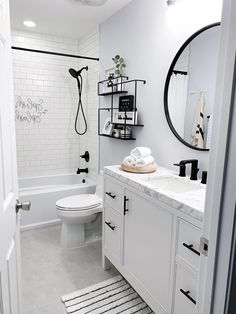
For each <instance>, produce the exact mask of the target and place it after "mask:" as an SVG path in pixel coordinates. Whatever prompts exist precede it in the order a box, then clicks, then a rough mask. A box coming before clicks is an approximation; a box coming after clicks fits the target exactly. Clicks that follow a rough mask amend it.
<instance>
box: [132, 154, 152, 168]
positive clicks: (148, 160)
mask: <svg viewBox="0 0 236 314" xmlns="http://www.w3.org/2000/svg"><path fill="white" fill-rule="evenodd" d="M153 162H154V158H153V157H152V156H147V157H143V158H138V159H136V164H135V166H138V167H140V166H141V167H142V166H148V165H151V164H152V163H153Z"/></svg>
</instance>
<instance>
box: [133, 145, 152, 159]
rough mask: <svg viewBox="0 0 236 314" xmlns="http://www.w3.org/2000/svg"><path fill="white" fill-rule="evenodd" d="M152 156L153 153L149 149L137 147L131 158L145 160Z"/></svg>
mask: <svg viewBox="0 0 236 314" xmlns="http://www.w3.org/2000/svg"><path fill="white" fill-rule="evenodd" d="M151 155H152V151H151V149H150V148H148V147H136V148H134V149H133V150H132V151H131V156H133V157H135V158H136V159H137V158H144V157H148V156H151Z"/></svg>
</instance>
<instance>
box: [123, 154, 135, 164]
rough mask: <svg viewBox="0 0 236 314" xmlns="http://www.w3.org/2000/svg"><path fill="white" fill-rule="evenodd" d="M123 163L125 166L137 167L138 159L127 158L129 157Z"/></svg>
mask: <svg viewBox="0 0 236 314" xmlns="http://www.w3.org/2000/svg"><path fill="white" fill-rule="evenodd" d="M123 163H124V164H128V165H132V166H135V164H136V158H135V157H133V156H127V157H125V158H124V160H123Z"/></svg>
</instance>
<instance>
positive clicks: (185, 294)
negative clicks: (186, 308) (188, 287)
mask: <svg viewBox="0 0 236 314" xmlns="http://www.w3.org/2000/svg"><path fill="white" fill-rule="evenodd" d="M180 292H181V293H183V295H184V296H186V298H188V299H189V300H190V301H191V302H193V304H195V305H196V303H197V302H196V301H195V300H194V299H193V298H192V297H191V296H190V295H189V294H190V291H184V290H183V289H180Z"/></svg>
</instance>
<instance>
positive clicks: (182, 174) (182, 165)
mask: <svg viewBox="0 0 236 314" xmlns="http://www.w3.org/2000/svg"><path fill="white" fill-rule="evenodd" d="M187 164H191V165H192V166H191V175H190V180H197V173H198V170H199V169H198V160H197V159H187V160H181V161H180V163H179V164H174V165H175V166H179V167H180V172H179V176H180V177H185V176H186V173H185V166H186V165H187Z"/></svg>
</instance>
